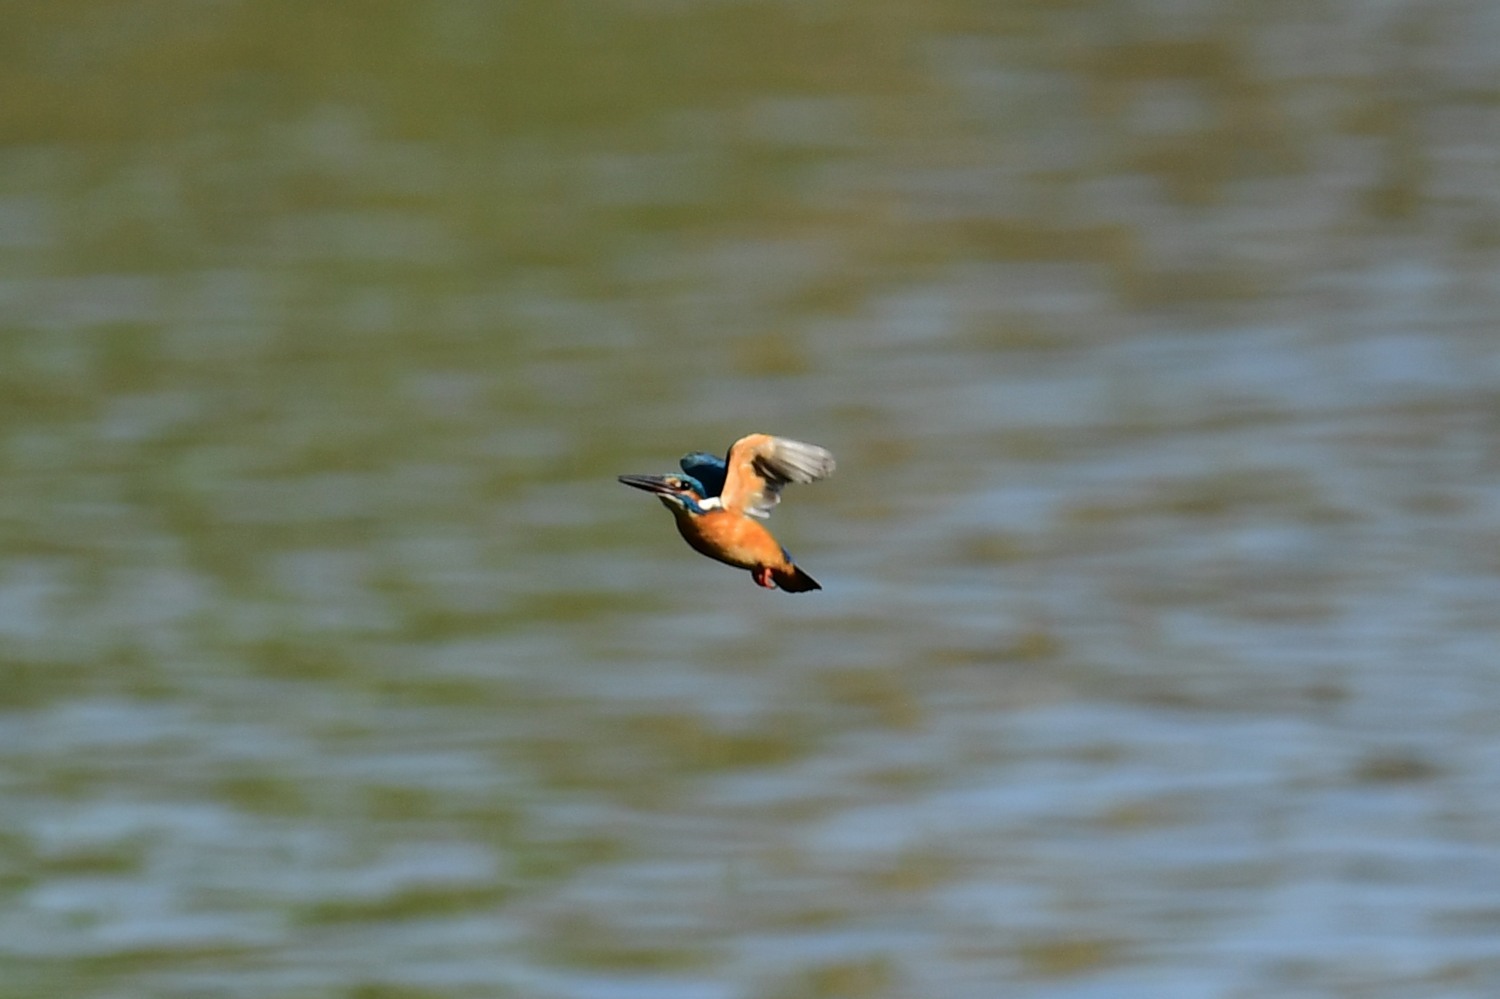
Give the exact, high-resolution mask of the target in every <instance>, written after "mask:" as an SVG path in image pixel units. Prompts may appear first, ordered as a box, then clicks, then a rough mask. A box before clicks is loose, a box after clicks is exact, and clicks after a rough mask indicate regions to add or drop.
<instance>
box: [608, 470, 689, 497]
mask: <svg viewBox="0 0 1500 999" xmlns="http://www.w3.org/2000/svg"><path fill="white" fill-rule="evenodd" d="M620 481H621V482H623V483H625V484H626V485H627V486H634V487H635V488H637V489H644V490H646V492H648V493H656V494H657V495H658V496H660V495H663V494H665V493H675V492H677V491H678V490H677V488H676V487H675V486H672V485H669V484H668V483H667V476H665V475H622V476H620Z"/></svg>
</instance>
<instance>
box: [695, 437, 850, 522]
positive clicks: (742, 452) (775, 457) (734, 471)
mask: <svg viewBox="0 0 1500 999" xmlns="http://www.w3.org/2000/svg"><path fill="white" fill-rule="evenodd" d="M726 460H727V462H728V464H729V474H728V477H727V478H726V479H725V480H724V492H723V493H722V496H723V503H724V506H725V508H726V509H729V510H738V511H742V512H744V513H748V514H750V515H751V516H752V517H769V516H770V515H771V511H772V510H773V509H774V508H775V506H776V504H777V503H780V502H781V488H782V486H785V485H786V484H787V483H788V482H816V481H817V480H819V479H823V478H827V477H828V476H829V475H831V474H832V473H833V468H834V464H833V455H832V454H830V453H829V452H828V450H827V449H826V448H821V447H818V445H816V444H804V443H802V442H801V441H794V440H791V439H790V438H787V437H772V436H770V435H769V434H750V435H749V436H748V437H741V438H740V439H739V440H737V441H735V442H734V444H733V445H732V446H731V447H730V448H729V457H728V458H727V459H726Z"/></svg>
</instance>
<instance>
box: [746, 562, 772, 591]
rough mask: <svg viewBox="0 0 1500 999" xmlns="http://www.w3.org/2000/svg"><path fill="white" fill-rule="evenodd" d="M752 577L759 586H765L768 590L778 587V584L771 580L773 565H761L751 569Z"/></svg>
mask: <svg viewBox="0 0 1500 999" xmlns="http://www.w3.org/2000/svg"><path fill="white" fill-rule="evenodd" d="M750 578H751V579H754V580H755V583H756V585H757V586H764V587H765V588H766V589H768V590H774V589H776V584H775V583H774V582H772V581H771V567H770V566H767V565H759V566H756V567H755V568H754V569H751V570H750Z"/></svg>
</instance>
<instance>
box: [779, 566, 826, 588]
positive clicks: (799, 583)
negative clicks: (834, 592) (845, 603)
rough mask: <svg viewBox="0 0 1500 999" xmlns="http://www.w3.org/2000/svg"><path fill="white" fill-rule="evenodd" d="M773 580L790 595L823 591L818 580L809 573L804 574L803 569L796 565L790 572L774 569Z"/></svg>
mask: <svg viewBox="0 0 1500 999" xmlns="http://www.w3.org/2000/svg"><path fill="white" fill-rule="evenodd" d="M771 578H772V579H773V580H775V581H776V585H777V586H779V587H781V588H782V589H783V590H786V591H787V592H788V593H806V592H807V591H808V590H821V589H822V588H823V587H821V586H819V585H818V581H817V580H816V579H813V578H812V577H811V576H809V575H808V574H807V573H805V572H803V571H802V569H801V567H799V566H795V565H794V566H792V568H791V571H790V572H785V571H782V570H778V569H772V570H771Z"/></svg>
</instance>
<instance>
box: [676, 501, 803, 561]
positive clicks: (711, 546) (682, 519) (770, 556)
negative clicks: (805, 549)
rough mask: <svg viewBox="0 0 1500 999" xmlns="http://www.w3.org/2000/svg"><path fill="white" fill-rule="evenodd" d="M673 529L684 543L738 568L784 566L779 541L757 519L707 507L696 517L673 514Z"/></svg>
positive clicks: (783, 557) (783, 556) (784, 557)
mask: <svg viewBox="0 0 1500 999" xmlns="http://www.w3.org/2000/svg"><path fill="white" fill-rule="evenodd" d="M677 530H678V531H679V532H681V534H682V537H683V539H684V540H685V541H687V543H688V544H690V545H692V546H693V548H694V549H695V550H697V551H699V552H701V553H702V554H704V555H707V556H708V557H709V558H711V559H717V560H718V561H720V562H724V563H726V564H727V565H733V566H738V567H739V568H741V569H753V568H755V567H756V566H760V565H769V566H778V567H779V566H784V565H785V564H786V561H787V559H786V556H785V555H784V554H783V553H782V551H781V545H780V544H779V543H778V542H777V540H776V539H775V538H774V537H772V535H771V532H770V531H768V530H767V529H766V526H765V525H764V524H762V523H761V522H760V521H759V520H756V519H755V518H753V517H747V516H745V515H744V514H741V513H733V512H731V511H729V510H710V511H709V512H708V513H704V514H699V515H698V516H696V517H693V516H689V515H688V514H686V513H684V514H681V515H679V516H678V517H677Z"/></svg>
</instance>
